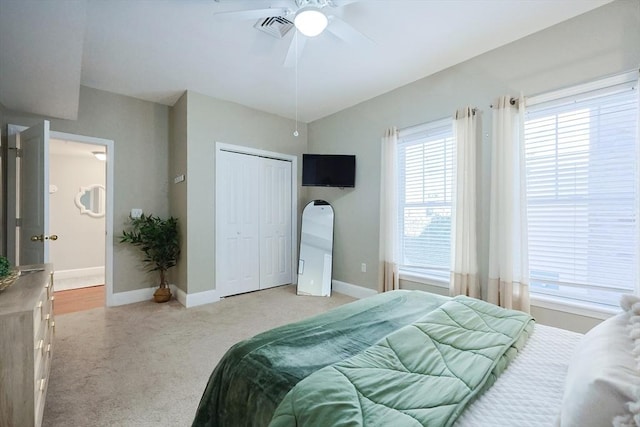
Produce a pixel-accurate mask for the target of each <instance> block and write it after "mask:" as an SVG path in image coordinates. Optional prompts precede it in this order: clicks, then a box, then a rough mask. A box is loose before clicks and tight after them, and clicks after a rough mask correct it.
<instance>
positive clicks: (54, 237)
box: [45, 234, 58, 240]
mask: <svg viewBox="0 0 640 427" xmlns="http://www.w3.org/2000/svg"><path fill="white" fill-rule="evenodd" d="M45 239H49V240H58V235H57V234H52V235H51V236H46V237H45Z"/></svg>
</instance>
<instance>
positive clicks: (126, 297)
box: [110, 287, 156, 307]
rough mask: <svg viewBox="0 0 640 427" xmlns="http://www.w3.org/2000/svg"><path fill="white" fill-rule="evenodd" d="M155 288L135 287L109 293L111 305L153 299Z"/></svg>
mask: <svg viewBox="0 0 640 427" xmlns="http://www.w3.org/2000/svg"><path fill="white" fill-rule="evenodd" d="M155 291H156V288H155V287H153V288H143V289H136V290H135V291H127V292H117V293H114V294H113V295H111V298H110V299H111V304H110V305H111V306H112V307H115V306H117V305H126V304H133V303H136V302H142V301H149V300H151V299H153V293H154V292H155Z"/></svg>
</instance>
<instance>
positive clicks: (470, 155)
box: [449, 107, 480, 298]
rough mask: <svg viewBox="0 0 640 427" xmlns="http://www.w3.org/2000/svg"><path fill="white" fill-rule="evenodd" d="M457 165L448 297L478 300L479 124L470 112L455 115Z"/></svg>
mask: <svg viewBox="0 0 640 427" xmlns="http://www.w3.org/2000/svg"><path fill="white" fill-rule="evenodd" d="M454 136H455V141H456V160H455V161H456V163H455V165H456V166H455V173H454V183H453V191H454V194H453V201H454V208H453V211H452V215H451V277H450V282H449V293H450V295H452V296H453V295H468V296H470V297H474V298H480V282H479V280H478V253H477V232H476V201H477V195H476V181H477V180H476V151H477V138H478V120H477V118H476V112H475V110H474V109H473V108H470V107H466V108H463V109H461V110H458V111H456V113H455V115H454Z"/></svg>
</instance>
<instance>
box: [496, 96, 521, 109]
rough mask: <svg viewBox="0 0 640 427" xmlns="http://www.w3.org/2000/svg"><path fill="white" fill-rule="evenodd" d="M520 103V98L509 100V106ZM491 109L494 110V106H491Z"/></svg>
mask: <svg viewBox="0 0 640 427" xmlns="http://www.w3.org/2000/svg"><path fill="white" fill-rule="evenodd" d="M517 103H518V98H509V104H511V105H516V104H517ZM489 108H493V104H491V105H489Z"/></svg>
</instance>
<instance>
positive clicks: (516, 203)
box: [487, 96, 530, 312]
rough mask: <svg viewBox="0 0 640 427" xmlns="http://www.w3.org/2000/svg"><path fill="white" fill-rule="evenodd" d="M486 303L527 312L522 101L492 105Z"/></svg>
mask: <svg viewBox="0 0 640 427" xmlns="http://www.w3.org/2000/svg"><path fill="white" fill-rule="evenodd" d="M492 114H493V137H492V141H491V204H490V221H489V280H488V289H487V291H488V293H487V300H488V301H489V302H492V303H494V304H497V305H500V306H502V307H506V308H513V309H516V310H522V311H525V312H529V310H530V307H529V263H528V250H527V245H528V242H527V200H526V174H525V172H526V171H525V151H524V99H523V98H522V97H521V99H520V102H517V101H516V100H513V99H512V98H510V97H508V96H503V97H501V98H499V99H498V100H497V102H495V103H494V105H493V113H492Z"/></svg>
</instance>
